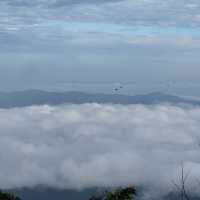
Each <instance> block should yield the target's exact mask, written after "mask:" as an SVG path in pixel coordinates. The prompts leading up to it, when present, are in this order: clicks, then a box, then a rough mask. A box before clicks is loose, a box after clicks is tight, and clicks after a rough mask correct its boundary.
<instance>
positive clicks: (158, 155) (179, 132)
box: [0, 104, 200, 190]
mask: <svg viewBox="0 0 200 200" xmlns="http://www.w3.org/2000/svg"><path fill="white" fill-rule="evenodd" d="M199 121H200V108H193V107H186V108H183V107H179V106H177V107H176V106H170V105H157V106H143V105H131V106H123V105H100V104H85V105H66V106H59V107H50V106H34V107H27V108H16V109H10V110H0V163H1V165H0V187H1V188H13V187H23V186H26V187H33V186H37V185H40V184H42V185H48V186H51V187H56V188H74V189H80V188H87V187H94V186H119V185H126V184H135V185H141V186H151V187H152V188H154V189H155V188H159V189H160V190H161V189H162V188H165V190H166V188H168V189H169V190H170V189H171V188H172V184H171V180H173V179H174V180H177V178H178V177H179V173H180V168H179V167H180V163H181V162H184V164H185V167H186V169H187V170H190V171H191V172H192V173H191V174H190V178H189V179H190V180H191V182H192V181H193V180H194V179H193V178H195V180H196V178H198V177H200V157H199V151H200V149H199V146H198V141H199V129H200V123H199Z"/></svg>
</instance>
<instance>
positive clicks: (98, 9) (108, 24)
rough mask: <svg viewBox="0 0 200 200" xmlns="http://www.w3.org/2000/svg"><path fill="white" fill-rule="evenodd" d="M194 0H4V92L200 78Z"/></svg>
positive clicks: (198, 15)
mask: <svg viewBox="0 0 200 200" xmlns="http://www.w3.org/2000/svg"><path fill="white" fill-rule="evenodd" d="M199 7H200V3H199V1H197V0H187V1H186V0H176V1H175V0H166V1H161V0H134V1H133V0H118V1H115V0H107V1H104V0H103V1H97V0H86V1H84V0H51V1H49V0H48V1H47V0H33V1H29V0H2V1H1V2H0V42H1V48H0V84H1V85H2V87H1V88H0V89H1V90H2V89H6V88H10V89H13V90H14V89H15V87H17V88H18V89H20V88H23V86H24V85H26V86H27V87H34V85H41V86H42V85H49V86H50V85H55V84H59V83H63V82H65V83H67V82H76V83H88V82H89V83H91V84H94V83H96V82H98V83H99V82H101V83H105V82H106V83H107V82H110V83H113V82H138V83H142V84H147V85H148V84H149V83H152V82H153V81H154V82H155V81H157V82H160V81H168V80H173V81H174V80H175V81H177V82H185V83H190V82H197V83H198V82H199V76H198V74H199V73H200V70H199V64H200V59H199V48H200V28H199V24H200V9H199Z"/></svg>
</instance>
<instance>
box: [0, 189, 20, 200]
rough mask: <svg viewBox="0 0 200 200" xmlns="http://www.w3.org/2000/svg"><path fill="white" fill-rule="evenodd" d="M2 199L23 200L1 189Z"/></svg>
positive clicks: (0, 199)
mask: <svg viewBox="0 0 200 200" xmlns="http://www.w3.org/2000/svg"><path fill="white" fill-rule="evenodd" d="M0 200H21V199H20V198H19V197H16V196H14V195H12V194H9V193H6V192H2V191H0Z"/></svg>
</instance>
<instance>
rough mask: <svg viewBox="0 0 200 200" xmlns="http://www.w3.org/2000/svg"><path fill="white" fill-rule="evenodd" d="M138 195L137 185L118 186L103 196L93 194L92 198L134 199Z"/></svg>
mask: <svg viewBox="0 0 200 200" xmlns="http://www.w3.org/2000/svg"><path fill="white" fill-rule="evenodd" d="M135 195H136V189H135V187H126V188H118V189H116V190H114V191H106V192H105V193H104V194H103V195H102V196H93V197H91V198H90V200H132V199H134V196H135Z"/></svg>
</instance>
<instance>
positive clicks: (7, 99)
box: [0, 90, 200, 108]
mask: <svg viewBox="0 0 200 200" xmlns="http://www.w3.org/2000/svg"><path fill="white" fill-rule="evenodd" d="M67 103H73V104H83V103H113V104H124V105H128V104H145V105H152V104H158V103H172V104H177V103H185V104H192V105H200V101H198V100H191V99H186V98H182V97H179V96H175V95H169V94H163V93H160V92H154V93H149V94H144V95H135V96H129V95H121V94H100V93H99V94H98V93H96V94H90V93H84V92H47V91H42V90H25V91H17V92H0V108H12V107H25V106H32V105H45V104H49V105H60V104H67Z"/></svg>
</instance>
